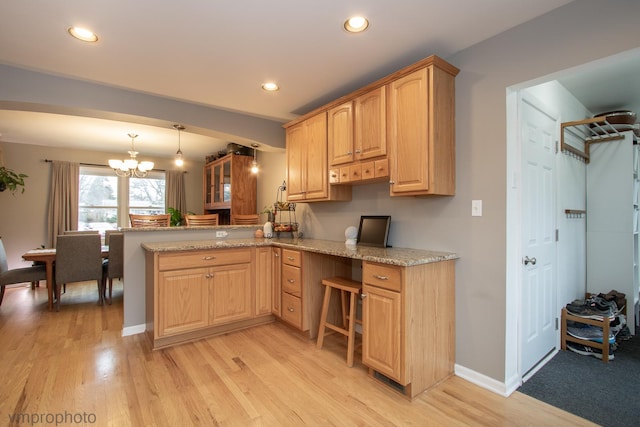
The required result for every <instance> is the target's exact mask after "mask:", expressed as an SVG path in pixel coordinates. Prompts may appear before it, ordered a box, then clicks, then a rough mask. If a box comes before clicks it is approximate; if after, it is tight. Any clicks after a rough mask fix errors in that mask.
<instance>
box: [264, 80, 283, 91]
mask: <svg viewBox="0 0 640 427" xmlns="http://www.w3.org/2000/svg"><path fill="white" fill-rule="evenodd" d="M262 89H264V90H266V91H267V92H275V91H276V90H278V89H280V86H278V85H277V84H276V83H274V82H266V83H262Z"/></svg>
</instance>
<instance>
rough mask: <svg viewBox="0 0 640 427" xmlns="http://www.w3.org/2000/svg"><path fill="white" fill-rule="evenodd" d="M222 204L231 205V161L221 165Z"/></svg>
mask: <svg viewBox="0 0 640 427" xmlns="http://www.w3.org/2000/svg"><path fill="white" fill-rule="evenodd" d="M221 181H222V203H224V204H225V205H227V204H230V203H231V159H229V160H226V161H225V162H223V163H222V179H221Z"/></svg>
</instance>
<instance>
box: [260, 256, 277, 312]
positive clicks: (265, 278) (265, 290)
mask: <svg viewBox="0 0 640 427" xmlns="http://www.w3.org/2000/svg"><path fill="white" fill-rule="evenodd" d="M271 257H272V251H271V248H270V247H264V248H257V249H256V315H257V316H259V315H262V314H269V313H271V298H272V293H271V286H272V282H271V279H272V277H273V274H272V268H273V261H272V260H271Z"/></svg>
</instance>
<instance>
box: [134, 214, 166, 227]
mask: <svg viewBox="0 0 640 427" xmlns="http://www.w3.org/2000/svg"><path fill="white" fill-rule="evenodd" d="M129 220H130V221H131V227H134V228H136V227H168V226H169V224H170V221H171V214H158V215H137V214H129Z"/></svg>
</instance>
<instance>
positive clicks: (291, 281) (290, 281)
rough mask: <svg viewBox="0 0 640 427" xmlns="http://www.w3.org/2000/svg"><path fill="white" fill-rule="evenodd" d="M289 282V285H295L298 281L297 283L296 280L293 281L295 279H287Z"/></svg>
mask: <svg viewBox="0 0 640 427" xmlns="http://www.w3.org/2000/svg"><path fill="white" fill-rule="evenodd" d="M287 282H289V283H295V282H296V281H295V280H293V279H287Z"/></svg>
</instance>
